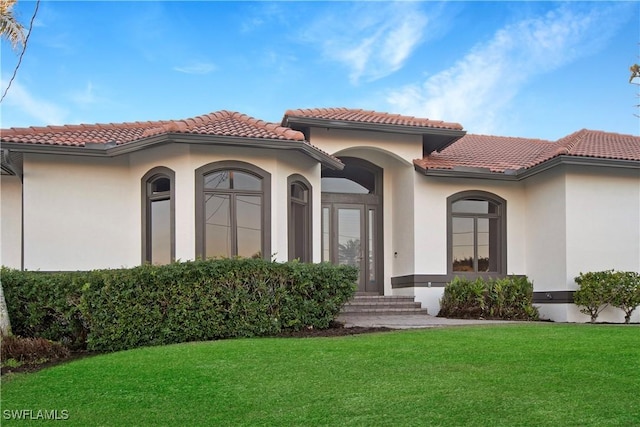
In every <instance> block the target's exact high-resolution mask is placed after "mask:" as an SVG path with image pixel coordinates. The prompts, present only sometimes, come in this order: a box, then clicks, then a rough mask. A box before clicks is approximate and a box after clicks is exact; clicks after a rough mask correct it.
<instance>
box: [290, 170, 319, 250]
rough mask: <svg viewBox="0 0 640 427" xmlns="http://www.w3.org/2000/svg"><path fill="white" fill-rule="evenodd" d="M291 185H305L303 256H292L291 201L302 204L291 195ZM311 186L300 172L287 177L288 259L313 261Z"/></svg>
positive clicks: (293, 241)
mask: <svg viewBox="0 0 640 427" xmlns="http://www.w3.org/2000/svg"><path fill="white" fill-rule="evenodd" d="M293 185H301V186H302V187H305V190H306V192H307V200H306V202H304V208H305V212H304V214H303V215H304V219H305V221H306V227H305V229H304V236H303V239H304V253H303V257H302V258H299V257H294V252H295V251H294V249H295V236H294V234H293V231H294V230H293V203H298V204H301V205H302V204H303V203H300V202H298V201H297V200H296V199H294V197H292V196H291V187H292V186H293ZM312 230H313V187H312V186H311V183H310V182H309V181H308V180H307V179H306V178H305V177H304V176H302V175H300V174H293V175H289V176H288V177H287V241H288V259H289V261H293V260H294V259H300V261H301V262H313V238H312V236H313V232H312Z"/></svg>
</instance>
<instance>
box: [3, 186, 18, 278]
mask: <svg viewBox="0 0 640 427" xmlns="http://www.w3.org/2000/svg"><path fill="white" fill-rule="evenodd" d="M21 229H22V184H21V183H20V178H18V177H16V176H9V175H1V177H0V265H4V266H6V267H11V268H18V269H19V268H21V262H22V261H21V260H22V232H21Z"/></svg>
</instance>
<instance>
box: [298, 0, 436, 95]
mask: <svg viewBox="0 0 640 427" xmlns="http://www.w3.org/2000/svg"><path fill="white" fill-rule="evenodd" d="M332 6H334V4H333V3H332ZM330 10H331V11H332V12H334V13H335V11H336V8H335V7H332V8H330ZM339 13H341V16H340V17H339V18H336V17H335V16H334V14H331V15H322V16H316V17H315V18H314V19H315V20H314V21H313V22H311V23H309V24H308V27H307V29H306V30H305V32H304V34H303V36H302V39H303V41H306V42H307V43H310V44H319V45H320V47H321V50H322V52H323V55H324V56H325V57H326V58H328V59H330V60H333V61H338V62H341V63H342V64H344V65H345V66H347V67H348V69H349V79H350V80H351V82H352V83H354V84H357V83H358V82H359V81H360V80H365V81H374V80H377V79H380V78H383V77H385V76H388V75H389V74H392V73H394V72H395V71H398V70H399V69H400V68H402V66H403V65H404V63H405V61H406V60H407V58H409V56H410V55H411V53H412V52H413V51H414V49H415V48H416V47H417V46H418V44H419V43H420V42H421V41H423V38H424V29H425V27H426V25H427V23H428V19H427V16H426V15H425V14H424V13H423V12H422V11H421V10H420V3H413V2H391V3H387V2H375V3H356V4H355V6H350V7H349V8H348V9H347V10H344V9H342V8H340V12H339Z"/></svg>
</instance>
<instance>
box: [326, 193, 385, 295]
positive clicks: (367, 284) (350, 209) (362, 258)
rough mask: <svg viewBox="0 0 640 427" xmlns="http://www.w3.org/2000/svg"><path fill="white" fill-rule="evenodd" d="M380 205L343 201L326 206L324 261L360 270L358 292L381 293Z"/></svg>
mask: <svg viewBox="0 0 640 427" xmlns="http://www.w3.org/2000/svg"><path fill="white" fill-rule="evenodd" d="M376 210H377V208H376V207H373V206H370V207H367V206H366V205H364V204H350V203H340V204H337V203H336V204H333V205H324V206H323V209H322V211H323V220H322V223H323V230H322V231H323V261H329V262H332V263H334V264H339V265H351V266H354V267H356V268H357V269H358V271H359V272H360V274H359V278H358V292H379V290H380V289H379V287H378V265H377V255H378V254H377V252H378V248H377V245H376V242H377V238H376V237H377V230H376V228H377V227H376Z"/></svg>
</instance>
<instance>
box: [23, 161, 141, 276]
mask: <svg viewBox="0 0 640 427" xmlns="http://www.w3.org/2000/svg"><path fill="white" fill-rule="evenodd" d="M139 187H140V184H139V183H138V182H134V181H133V180H132V179H131V175H130V171H129V164H128V159H127V158H126V157H120V158H114V159H97V158H92V157H91V158H90V157H83V158H79V157H71V156H51V155H42V154H25V155H24V267H25V268H26V269H29V270H36V269H40V270H45V271H46V270H76V269H92V268H104V267H129V266H133V265H136V264H138V263H139V261H140V256H139V246H140V235H139V233H136V232H134V231H133V230H138V228H137V227H138V225H137V223H138V221H139V215H136V212H137V209H136V207H137V206H138V205H139V204H140V202H139V192H140V188H139Z"/></svg>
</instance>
